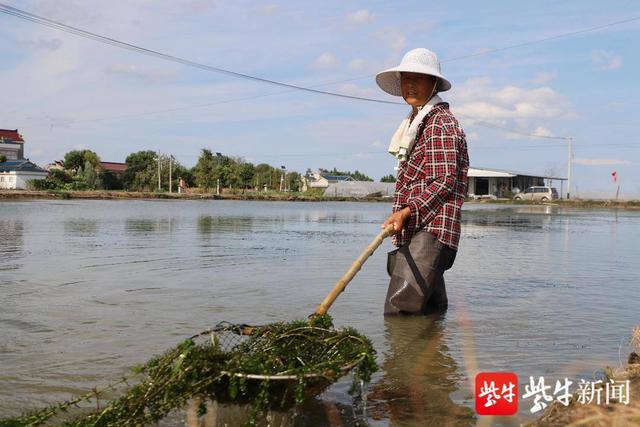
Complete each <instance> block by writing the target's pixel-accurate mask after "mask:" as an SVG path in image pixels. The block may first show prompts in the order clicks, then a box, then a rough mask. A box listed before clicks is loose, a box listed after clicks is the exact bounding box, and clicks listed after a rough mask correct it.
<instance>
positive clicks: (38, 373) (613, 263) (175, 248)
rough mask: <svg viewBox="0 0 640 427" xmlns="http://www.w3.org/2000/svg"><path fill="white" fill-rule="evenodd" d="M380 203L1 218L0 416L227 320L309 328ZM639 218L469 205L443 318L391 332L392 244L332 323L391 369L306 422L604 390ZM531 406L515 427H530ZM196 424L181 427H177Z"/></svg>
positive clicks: (125, 209)
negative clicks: (541, 387) (602, 373)
mask: <svg viewBox="0 0 640 427" xmlns="http://www.w3.org/2000/svg"><path fill="white" fill-rule="evenodd" d="M389 208H390V206H389V205H387V204H384V203H344V202H340V203H339V202H334V203H295V202H292V203H289V202H245V201H74V200H71V201H8V202H7V201H3V202H0V414H3V415H15V414H17V413H19V412H21V410H23V409H25V408H33V407H39V406H41V405H44V404H47V403H51V402H53V401H56V400H59V399H66V398H69V397H70V396H71V395H73V394H77V393H82V392H85V391H87V390H89V389H90V388H92V387H93V386H101V385H105V384H107V383H109V381H111V380H114V379H118V378H120V377H121V375H122V374H124V373H126V372H127V368H128V367H130V366H132V365H135V364H138V363H141V362H144V361H145V360H146V359H147V358H148V357H149V356H150V355H152V354H155V353H159V352H161V351H163V350H164V349H166V348H168V347H170V346H173V345H175V344H176V343H177V342H179V341H180V340H182V339H183V338H185V337H187V336H190V335H192V334H193V333H195V332H198V331H200V330H203V329H206V328H207V327H210V326H212V325H214V324H216V323H217V322H219V321H221V320H228V321H231V322H249V323H254V324H260V323H266V322H273V321H279V320H290V319H294V318H302V317H305V316H307V315H308V314H309V313H311V312H313V310H314V309H315V306H316V305H317V304H318V303H319V302H320V301H321V300H322V299H323V298H324V296H325V294H326V293H327V292H328V291H329V289H330V288H331V287H332V286H333V284H334V283H335V281H336V280H337V279H338V278H339V277H340V276H341V275H342V274H343V273H344V272H345V271H346V270H347V269H348V268H349V266H350V265H351V263H352V262H353V260H354V259H355V257H356V256H357V255H359V253H360V252H361V250H362V249H363V248H364V247H365V246H366V245H367V244H368V243H369V241H370V240H371V239H372V238H373V237H374V236H375V234H376V233H377V232H378V231H379V224H380V223H381V222H382V221H383V220H384V219H385V218H386V216H387V214H388V211H389ZM639 219H640V213H638V212H634V211H613V210H578V209H568V208H557V207H551V206H515V207H513V206H511V207H510V206H499V205H493V206H492V205H466V206H465V210H464V218H463V235H462V239H461V244H460V250H459V253H458V256H457V259H456V263H455V265H454V267H453V268H452V270H450V271H448V272H447V273H446V275H445V279H446V283H447V289H448V293H449V301H450V308H449V310H448V311H447V313H446V314H445V315H443V316H437V315H433V316H428V317H420V318H392V319H385V318H383V316H382V305H383V301H384V296H385V292H386V287H387V282H388V278H387V275H386V271H385V262H386V253H385V252H386V251H387V250H390V249H391V244H390V243H389V242H386V243H385V244H384V245H383V247H382V248H381V249H380V250H379V251H378V252H377V253H375V254H374V255H373V256H372V258H371V259H370V260H369V261H368V262H367V264H366V265H365V267H364V268H363V270H362V271H361V272H360V273H359V274H358V275H357V276H356V278H355V279H354V281H353V282H352V283H351V285H350V286H349V287H348V288H347V291H346V292H345V293H344V294H343V295H342V296H341V297H340V298H339V299H338V300H337V302H336V303H335V304H334V306H333V307H332V309H331V314H332V315H333V316H334V319H335V322H336V324H337V325H349V326H353V327H355V328H357V329H359V330H360V331H361V332H363V333H365V334H366V335H368V336H369V337H370V338H371V339H372V340H373V342H374V344H375V346H376V348H377V350H378V355H379V362H380V365H381V368H382V369H381V371H380V372H378V373H377V374H376V375H375V377H374V381H373V382H372V384H371V385H370V387H369V392H368V400H367V406H366V412H365V414H362V413H361V412H358V411H356V410H355V409H353V406H352V405H351V403H352V402H351V398H350V397H349V396H348V394H347V393H346V390H347V388H348V380H344V381H341V382H339V383H338V384H336V385H335V386H333V387H332V388H331V389H330V390H329V391H328V392H326V393H325V394H324V395H323V396H321V397H320V398H319V399H316V400H314V401H313V402H311V403H310V404H308V405H306V406H305V408H303V410H302V411H301V414H300V415H299V417H298V418H296V420H295V423H297V424H300V425H327V424H328V423H330V422H332V423H335V422H336V421H337V420H340V421H341V423H342V425H349V424H354V423H356V422H358V420H360V421H362V420H364V421H366V422H367V423H369V424H370V425H381V426H386V425H402V426H404V425H427V424H432V425H441V424H444V423H447V422H451V423H453V424H456V425H474V424H475V423H476V422H477V419H476V417H475V416H474V411H473V394H472V386H473V384H472V382H471V381H470V379H473V375H474V373H475V372H477V371H509V372H515V373H517V374H518V376H519V378H520V382H521V383H520V387H521V389H522V390H524V383H525V382H526V381H527V379H528V376H529V375H533V376H536V377H537V376H545V377H546V378H547V379H548V381H553V382H555V380H556V379H561V378H564V377H569V378H572V379H574V380H579V379H580V378H592V377H593V374H594V372H597V371H598V370H600V369H601V368H602V367H604V366H605V365H610V366H617V365H619V364H620V363H621V361H623V360H624V359H625V358H626V354H627V347H626V342H627V340H628V337H629V335H630V332H631V329H632V327H633V326H635V325H637V324H638V323H640V321H639V318H638V309H637V307H638V297H639V295H640V293H639V292H638V288H637V286H638V283H637V280H638V277H639V274H638V273H639V272H640V268H639V267H638V266H637V254H638V251H637V249H636V248H637V242H638V241H639V240H640V227H638V225H639V224H640V222H639ZM530 407H531V404H530V403H529V404H521V405H520V408H521V409H520V413H519V415H518V418H517V419H513V420H506V421H505V422H506V423H509V422H516V421H522V420H526V419H529V418H530V414H529V411H528V409H529V408H530ZM181 417H182V418H184V414H182V415H180V414H179V415H178V416H176V417H175V419H172V420H171V421H170V422H169V423H174V424H178V423H180V422H182V421H181V420H182V418H181Z"/></svg>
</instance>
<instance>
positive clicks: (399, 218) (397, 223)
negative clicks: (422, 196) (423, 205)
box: [382, 207, 411, 234]
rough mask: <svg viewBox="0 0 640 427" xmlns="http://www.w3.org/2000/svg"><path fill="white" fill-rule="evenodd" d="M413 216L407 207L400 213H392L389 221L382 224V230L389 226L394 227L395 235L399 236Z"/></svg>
mask: <svg viewBox="0 0 640 427" xmlns="http://www.w3.org/2000/svg"><path fill="white" fill-rule="evenodd" d="M410 216H411V210H410V209H409V208H408V207H406V208H404V209H402V210H399V211H398V212H394V213H392V214H391V215H390V216H389V218H387V220H386V221H385V222H384V223H382V228H385V227H386V226H387V225H389V224H392V225H393V234H397V233H399V232H400V230H402V228H403V227H404V223H405V222H407V219H409V217H410Z"/></svg>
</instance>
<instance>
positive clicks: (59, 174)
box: [49, 169, 72, 184]
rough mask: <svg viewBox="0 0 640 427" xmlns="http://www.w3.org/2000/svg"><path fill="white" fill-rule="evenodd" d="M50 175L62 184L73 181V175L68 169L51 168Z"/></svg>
mask: <svg viewBox="0 0 640 427" xmlns="http://www.w3.org/2000/svg"><path fill="white" fill-rule="evenodd" d="M49 177H50V178H51V179H52V180H55V181H57V182H59V183H61V184H65V183H69V182H71V181H72V177H71V175H69V173H67V171H65V170H62V169H51V170H50V171H49Z"/></svg>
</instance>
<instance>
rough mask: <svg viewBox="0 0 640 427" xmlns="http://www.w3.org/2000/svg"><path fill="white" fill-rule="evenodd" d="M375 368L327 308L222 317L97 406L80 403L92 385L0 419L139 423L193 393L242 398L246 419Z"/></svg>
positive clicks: (366, 344)
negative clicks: (276, 319)
mask: <svg viewBox="0 0 640 427" xmlns="http://www.w3.org/2000/svg"><path fill="white" fill-rule="evenodd" d="M375 369H376V363H375V351H374V349H373V346H372V344H371V342H370V341H369V340H368V339H367V338H366V337H364V336H363V335H361V334H359V333H358V332H357V331H356V330H354V329H352V328H345V329H335V328H334V327H333V324H332V320H331V318H330V317H329V316H328V315H322V316H313V317H312V318H310V319H308V320H301V321H294V322H288V323H274V324H270V325H266V326H262V327H252V326H248V325H236V324H230V323H226V322H223V323H221V324H219V325H217V326H216V327H215V328H212V329H210V330H207V331H204V332H202V333H200V334H197V335H194V336H193V337H191V338H189V339H187V340H185V341H183V342H182V343H180V344H179V345H177V346H176V347H174V348H172V349H170V350H169V351H167V352H166V353H164V354H162V355H159V356H156V357H154V358H152V359H150V360H149V361H148V362H147V363H145V364H144V365H142V366H139V367H136V368H134V376H133V377H132V378H129V379H127V382H128V383H130V384H131V383H132V382H133V380H135V384H133V385H130V386H129V387H128V388H127V389H126V392H125V393H124V394H123V395H122V396H121V397H119V398H116V399H113V400H111V401H109V402H107V403H106V404H104V403H103V406H101V407H93V408H92V409H88V408H87V407H86V405H87V402H91V404H93V405H95V401H96V399H98V398H99V395H100V394H101V392H100V391H98V390H94V391H92V392H91V393H88V394H86V395H84V396H79V397H78V398H76V399H73V400H71V401H67V402H62V403H59V404H57V405H54V406H51V407H48V408H45V409H42V410H38V411H34V412H31V413H27V414H24V415H21V416H19V417H16V418H12V419H7V420H2V421H0V426H3V427H4V426H36V425H43V424H53V425H64V426H78V427H79V426H136V425H144V424H149V423H153V422H156V421H159V420H161V419H162V418H164V417H166V416H167V414H169V413H170V412H171V411H173V410H175V409H179V408H182V407H184V406H185V405H186V404H187V403H188V402H189V400H190V399H193V398H200V399H211V400H215V401H217V402H222V403H229V402H233V403H242V404H248V405H250V407H251V408H252V409H251V415H250V417H249V419H248V421H247V423H248V424H252V423H253V422H254V421H255V420H256V418H257V416H258V415H259V413H260V412H262V411H264V410H268V409H287V408H290V407H292V406H294V405H296V404H299V403H302V402H303V401H304V400H305V399H307V398H310V397H312V396H314V395H317V394H319V393H321V392H322V391H323V390H325V389H326V387H328V386H329V385H331V384H332V383H333V382H335V381H336V380H337V379H339V378H340V377H341V376H343V375H344V374H346V373H347V372H349V371H351V370H353V384H354V385H355V386H354V387H352V390H354V391H355V390H358V388H359V387H358V385H359V384H361V382H362V381H368V380H369V378H370V375H371V373H372V372H374V371H375ZM83 403H84V408H83V407H82V406H83ZM74 406H79V408H78V409H77V410H71V409H73V408H74ZM78 413H80V414H79V415H78Z"/></svg>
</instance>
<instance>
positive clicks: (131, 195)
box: [0, 190, 640, 209]
mask: <svg viewBox="0 0 640 427" xmlns="http://www.w3.org/2000/svg"><path fill="white" fill-rule="evenodd" d="M15 199H89V200H91V199H93V200H145V199H169V200H264V201H296V202H331V201H334V202H387V203H390V202H391V201H392V199H391V198H389V197H379V196H368V197H325V196H324V195H322V194H321V193H318V192H313V193H309V192H307V193H300V192H277V191H267V192H261V191H244V192H241V191H240V190H236V191H233V190H232V191H229V190H225V191H224V192H223V193H222V194H219V195H217V194H213V193H198V192H188V193H181V194H179V193H175V192H174V193H169V192H166V191H163V192H151V191H148V192H145V191H122V190H78V191H63V190H0V200H15ZM465 203H468V204H505V205H515V206H518V205H521V206H527V205H537V206H558V207H570V208H607V209H640V200H618V201H616V200H601V199H573V200H554V201H553V202H532V201H515V200H510V199H481V200H467V201H465Z"/></svg>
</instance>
